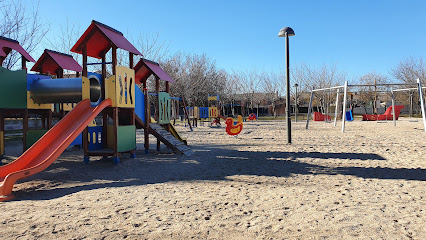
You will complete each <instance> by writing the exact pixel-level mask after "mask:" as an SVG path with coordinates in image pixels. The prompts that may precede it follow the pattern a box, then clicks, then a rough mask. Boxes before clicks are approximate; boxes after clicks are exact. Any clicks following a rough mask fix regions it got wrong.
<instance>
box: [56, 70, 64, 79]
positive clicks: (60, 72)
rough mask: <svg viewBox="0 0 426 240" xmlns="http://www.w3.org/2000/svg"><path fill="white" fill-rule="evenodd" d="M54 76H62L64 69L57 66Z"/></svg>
mask: <svg viewBox="0 0 426 240" xmlns="http://www.w3.org/2000/svg"><path fill="white" fill-rule="evenodd" d="M56 76H57V78H64V69H62V68H58V70H57V71H56Z"/></svg>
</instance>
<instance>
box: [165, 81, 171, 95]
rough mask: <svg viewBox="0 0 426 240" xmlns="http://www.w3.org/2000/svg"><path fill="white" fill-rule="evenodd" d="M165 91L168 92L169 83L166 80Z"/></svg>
mask: <svg viewBox="0 0 426 240" xmlns="http://www.w3.org/2000/svg"><path fill="white" fill-rule="evenodd" d="M166 93H170V84H169V82H168V81H166Z"/></svg>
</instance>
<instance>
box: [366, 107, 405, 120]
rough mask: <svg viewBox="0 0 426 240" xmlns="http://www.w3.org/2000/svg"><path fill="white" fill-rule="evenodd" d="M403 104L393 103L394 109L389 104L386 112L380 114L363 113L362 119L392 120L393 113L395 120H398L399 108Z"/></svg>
mask: <svg viewBox="0 0 426 240" xmlns="http://www.w3.org/2000/svg"><path fill="white" fill-rule="evenodd" d="M403 108H404V106H403V105H395V110H394V109H393V106H390V107H388V108H387V109H386V112H385V113H383V114H380V115H373V114H363V115H362V120H363V121H383V120H393V117H394V116H393V114H395V120H398V118H399V114H400V112H401V109H403Z"/></svg>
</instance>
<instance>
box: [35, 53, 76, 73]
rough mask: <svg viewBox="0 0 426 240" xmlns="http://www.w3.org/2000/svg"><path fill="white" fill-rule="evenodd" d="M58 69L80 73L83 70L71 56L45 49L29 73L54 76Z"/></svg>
mask: <svg viewBox="0 0 426 240" xmlns="http://www.w3.org/2000/svg"><path fill="white" fill-rule="evenodd" d="M58 69H66V70H71V71H76V72H81V71H82V70H83V68H82V67H81V66H80V65H79V64H78V63H77V61H75V60H74V58H73V57H72V56H71V55H68V54H64V53H59V52H55V51H52V50H48V49H45V50H44V53H43V54H42V55H41V57H40V58H39V59H38V61H37V62H36V63H35V64H34V66H33V68H31V71H35V72H39V73H48V72H49V73H50V74H54V75H56V73H57V71H58Z"/></svg>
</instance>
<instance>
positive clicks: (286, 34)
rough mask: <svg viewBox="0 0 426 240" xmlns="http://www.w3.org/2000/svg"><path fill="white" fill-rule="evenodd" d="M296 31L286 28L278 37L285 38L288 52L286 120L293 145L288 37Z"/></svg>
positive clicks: (288, 137) (288, 138)
mask: <svg viewBox="0 0 426 240" xmlns="http://www.w3.org/2000/svg"><path fill="white" fill-rule="evenodd" d="M294 35H295V34H294V31H293V29H291V28H290V27H284V28H282V29H281V30H280V32H279V33H278V37H285V50H286V61H285V62H286V90H287V93H286V94H287V97H286V115H287V116H286V119H287V143H288V144H291V111H290V52H289V44H288V37H289V36H294Z"/></svg>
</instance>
